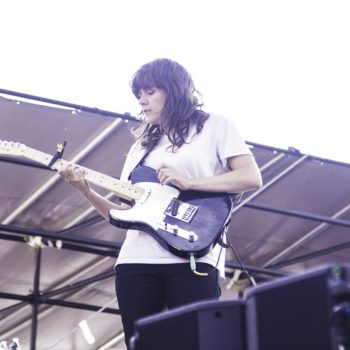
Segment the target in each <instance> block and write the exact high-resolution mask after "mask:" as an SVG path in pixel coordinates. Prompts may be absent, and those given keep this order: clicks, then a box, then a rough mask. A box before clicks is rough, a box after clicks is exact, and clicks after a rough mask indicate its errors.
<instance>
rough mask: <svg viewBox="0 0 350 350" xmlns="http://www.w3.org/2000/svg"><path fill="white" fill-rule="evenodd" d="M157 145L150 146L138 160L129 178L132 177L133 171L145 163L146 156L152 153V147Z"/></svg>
mask: <svg viewBox="0 0 350 350" xmlns="http://www.w3.org/2000/svg"><path fill="white" fill-rule="evenodd" d="M154 146H155V145H153V146H152V147H150V148H149V149H148V150H146V152H145V153H144V155H143V156H142V157H141V159H140V160H139V161H138V163H137V164H136V165H135V167H134V169H132V170H131V172H130V174H129V176H128V180H130V179H131V174H132V173H133V171H134V170H135V169H136V168H137V167H139V166H141V165H142V164H143V162H144V161H145V159H146V157H147V156H148V155H149V154H150V153H151V151H152V149H153V148H154Z"/></svg>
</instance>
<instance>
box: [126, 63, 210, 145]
mask: <svg viewBox="0 0 350 350" xmlns="http://www.w3.org/2000/svg"><path fill="white" fill-rule="evenodd" d="M153 87H156V88H158V89H162V90H164V91H165V92H166V96H167V97H166V101H165V104H164V109H163V111H162V123H161V124H159V125H151V124H148V123H147V122H143V123H142V125H141V126H140V127H139V128H138V129H137V130H136V131H135V133H134V134H135V135H136V136H137V137H139V138H141V144H142V146H143V147H145V148H147V149H149V148H151V147H153V146H154V145H155V144H156V143H157V142H158V141H159V139H160V138H161V137H162V135H163V134H164V133H165V130H166V133H167V136H168V138H169V140H170V142H171V143H172V145H173V147H172V150H173V151H175V150H176V149H178V148H180V147H181V146H182V145H183V144H184V143H186V139H187V137H188V134H189V131H190V128H191V126H192V125H195V126H196V132H197V133H200V132H201V130H202V128H203V125H204V122H205V121H206V120H207V118H208V117H209V114H208V113H206V112H204V111H203V110H202V109H201V108H202V106H203V103H202V102H201V94H200V93H199V91H197V90H196V88H195V86H194V83H193V80H192V77H191V75H190V74H189V72H188V71H187V70H186V69H185V68H184V67H183V66H181V65H180V64H179V63H177V62H175V61H172V60H170V59H166V58H159V59H156V60H154V61H151V62H149V63H146V64H144V65H143V66H142V67H141V68H140V69H139V70H138V71H137V72H136V73H135V74H134V76H133V78H132V80H131V89H132V92H133V94H134V95H135V97H136V98H138V96H139V93H140V91H141V89H145V90H146V89H149V88H153Z"/></svg>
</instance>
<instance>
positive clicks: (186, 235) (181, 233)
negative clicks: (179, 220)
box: [158, 221, 198, 242]
mask: <svg viewBox="0 0 350 350" xmlns="http://www.w3.org/2000/svg"><path fill="white" fill-rule="evenodd" d="M158 229H160V230H163V231H165V232H168V233H170V234H172V235H174V236H176V237H180V238H183V239H186V240H187V241H189V242H195V241H197V240H198V236H197V235H196V234H195V233H194V232H193V231H188V230H185V229H182V228H180V227H178V226H177V225H172V224H168V223H167V222H165V221H162V222H161V223H159V224H158Z"/></svg>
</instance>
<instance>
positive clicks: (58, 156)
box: [48, 141, 67, 170]
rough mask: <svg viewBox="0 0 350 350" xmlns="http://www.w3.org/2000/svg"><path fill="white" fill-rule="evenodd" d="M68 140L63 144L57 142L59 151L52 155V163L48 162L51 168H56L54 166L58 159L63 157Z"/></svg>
mask: <svg viewBox="0 0 350 350" xmlns="http://www.w3.org/2000/svg"><path fill="white" fill-rule="evenodd" d="M66 143H67V142H66V141H64V142H63V145H62V144H61V143H58V144H57V152H56V153H55V155H54V156H53V157H52V159H51V161H50V163H49V164H48V167H49V168H51V169H52V170H56V169H53V168H52V166H53V165H54V164H55V163H56V161H57V160H59V159H61V158H62V155H63V152H64V148H65V147H66Z"/></svg>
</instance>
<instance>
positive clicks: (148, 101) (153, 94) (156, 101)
mask: <svg viewBox="0 0 350 350" xmlns="http://www.w3.org/2000/svg"><path fill="white" fill-rule="evenodd" d="M138 100H139V104H140V105H141V108H142V112H143V114H144V115H145V117H146V122H147V123H149V124H159V123H160V120H161V114H162V111H163V108H164V105H165V101H166V92H165V91H164V90H161V89H158V88H155V87H152V88H148V89H141V90H140V92H139V94H138Z"/></svg>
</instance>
